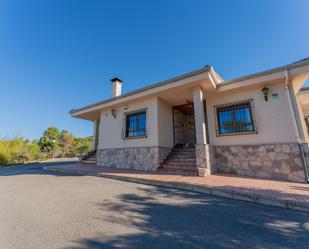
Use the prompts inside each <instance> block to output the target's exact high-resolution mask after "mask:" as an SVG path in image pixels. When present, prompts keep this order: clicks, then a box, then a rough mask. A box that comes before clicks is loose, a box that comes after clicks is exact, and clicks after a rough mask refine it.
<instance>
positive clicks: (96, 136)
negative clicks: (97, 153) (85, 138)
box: [92, 120, 100, 150]
mask: <svg viewBox="0 0 309 249" xmlns="http://www.w3.org/2000/svg"><path fill="white" fill-rule="evenodd" d="M99 128H100V120H94V121H93V135H92V136H93V137H92V150H96V149H97V148H98V143H99Z"/></svg>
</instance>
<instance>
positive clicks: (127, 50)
mask: <svg viewBox="0 0 309 249" xmlns="http://www.w3.org/2000/svg"><path fill="white" fill-rule="evenodd" d="M308 25H309V1H306V0H303V1H301V0H294V1H285V0H280V1H272V0H268V1H262V0H253V1H245V0H242V1H228V0H226V1H206V0H203V1H198V0H192V1H189V0H188V1H185V0H175V1H171V0H165V1H158V0H156V1H136V0H132V1H125V0H123V1H117V0H115V1H103V0H102V1H73V0H72V1H68V0H64V1H60V0H59V1H58V0H52V1H48V0H45V1H39V0H38V1H31V0H28V1H15V0H7V1H4V0H2V1H0V94H1V95H0V96H1V97H0V106H1V108H0V117H1V119H0V120H1V122H0V137H8V136H14V135H22V136H24V137H26V138H30V139H34V138H38V137H39V136H40V135H41V134H42V132H43V131H44V129H45V128H47V127H49V126H56V127H58V128H59V129H63V128H65V129H68V130H69V131H71V132H73V133H74V134H75V135H78V136H87V135H90V134H91V133H92V125H91V123H90V122H87V121H83V120H79V119H74V118H71V117H70V116H69V114H68V111H69V110H70V109H72V108H77V107H81V106H84V105H86V104H90V103H93V102H96V101H99V100H102V99H104V98H108V97H110V93H111V91H110V81H109V80H110V79H111V78H112V77H114V76H118V77H120V78H121V79H122V80H123V81H124V83H123V90H124V91H125V92H127V91H130V90H133V89H136V88H139V87H142V86H145V85H148V84H151V83H155V82H157V81H161V80H164V79H167V78H169V77H173V76H177V75H179V74H182V73H186V72H189V71H191V70H194V69H198V68H201V67H203V66H204V65H206V64H210V65H212V66H213V67H214V68H215V70H216V71H217V72H218V73H219V74H220V75H221V76H222V77H223V78H224V79H232V78H235V77H238V76H242V75H246V74H249V73H254V72H257V71H261V70H264V69H269V68H272V67H277V66H281V65H285V64H288V63H290V62H293V61H296V60H300V59H302V58H305V57H309V28H308Z"/></svg>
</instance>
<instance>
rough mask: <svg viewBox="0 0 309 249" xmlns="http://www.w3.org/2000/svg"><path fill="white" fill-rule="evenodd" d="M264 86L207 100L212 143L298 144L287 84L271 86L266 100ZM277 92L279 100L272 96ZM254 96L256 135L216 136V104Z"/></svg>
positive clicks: (227, 93)
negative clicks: (285, 87) (286, 89)
mask: <svg viewBox="0 0 309 249" xmlns="http://www.w3.org/2000/svg"><path fill="white" fill-rule="evenodd" d="M260 89H261V88H260V87H259V88H256V89H251V90H247V91H240V90H238V91H234V92H222V93H221V94H220V95H219V94H216V95H213V96H211V97H208V98H207V99H206V101H207V102H206V103H207V115H208V126H209V135H210V144H212V145H245V144H271V143H296V142H297V141H296V138H295V133H294V128H293V123H292V115H291V112H290V107H289V104H288V100H287V96H286V93H285V90H284V84H283V83H282V84H277V85H272V86H269V91H270V93H269V99H268V101H267V102H266V101H265V100H264V96H263V94H262V93H261V90H260ZM274 93H277V94H278V97H279V98H278V99H274V98H272V94H274ZM248 99H253V112H254V116H255V121H256V128H257V131H258V133H257V134H247V135H231V136H219V137H217V135H216V123H215V110H214V106H215V105H220V104H226V103H231V102H235V101H242V100H248Z"/></svg>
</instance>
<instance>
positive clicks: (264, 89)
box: [261, 86, 269, 101]
mask: <svg viewBox="0 0 309 249" xmlns="http://www.w3.org/2000/svg"><path fill="white" fill-rule="evenodd" d="M268 90H269V88H268V87H266V86H264V87H263V88H262V90H261V91H262V93H263V94H264V99H265V101H267V100H268Z"/></svg>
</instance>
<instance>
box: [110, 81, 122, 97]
mask: <svg viewBox="0 0 309 249" xmlns="http://www.w3.org/2000/svg"><path fill="white" fill-rule="evenodd" d="M111 82H112V97H117V96H120V95H121V87H122V81H121V79H118V78H117V77H115V78H113V79H111Z"/></svg>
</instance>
